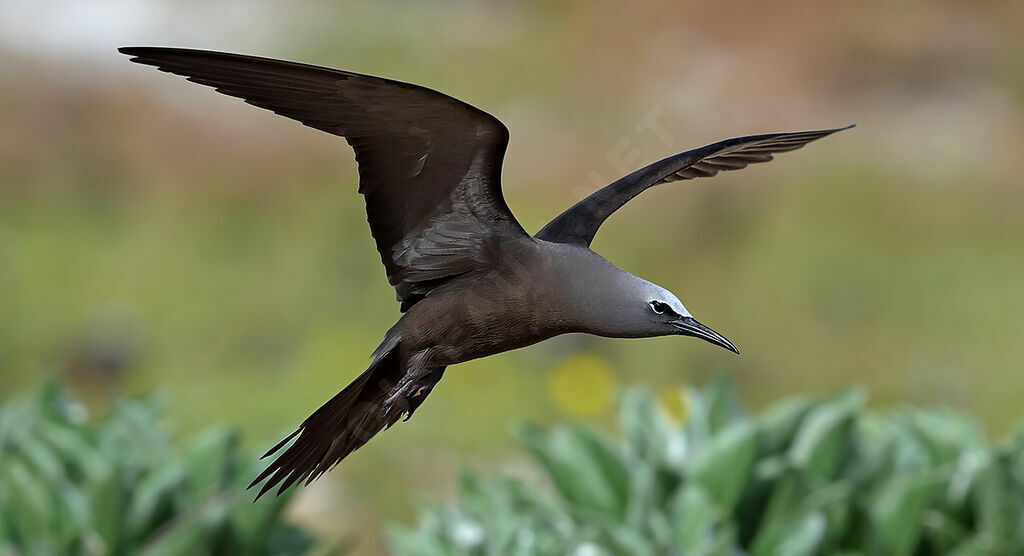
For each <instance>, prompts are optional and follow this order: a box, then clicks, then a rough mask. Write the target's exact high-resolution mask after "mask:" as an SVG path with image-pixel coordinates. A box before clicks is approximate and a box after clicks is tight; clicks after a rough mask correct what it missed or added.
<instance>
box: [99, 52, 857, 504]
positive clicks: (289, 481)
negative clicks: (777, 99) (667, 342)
mask: <svg viewBox="0 0 1024 556" xmlns="http://www.w3.org/2000/svg"><path fill="white" fill-rule="evenodd" d="M118 50H119V52H121V53H122V54H126V55H128V56H130V57H131V58H130V60H131V61H132V62H136V63H139V64H145V65H149V66H154V67H156V68H157V69H159V70H160V71H163V72H168V73H172V74H176V75H180V76H184V77H185V78H187V80H188V81H192V82H195V83H198V84H201V85H206V86H209V87H213V88H214V89H215V90H217V91H218V92H220V93H223V94H225V95H229V96H232V97H237V98H240V99H243V100H244V101H245V102H246V103H248V104H251V105H253V106H256V107H259V108H263V109H266V110H270V111H272V112H274V113H276V114H279V115H281V116H284V117H286V118H290V119H292V120H297V121H298V122H301V123H302V124H304V125H306V126H309V127H312V128H314V129H318V130H320V131H324V132H327V133H329V134H332V135H336V136H340V137H343V138H344V139H345V140H346V141H347V142H348V144H349V145H350V146H351V147H352V150H353V151H354V153H355V159H356V163H357V168H358V175H359V186H358V191H359V193H360V194H362V196H363V198H364V200H365V204H366V214H367V221H368V223H369V227H370V232H371V234H372V236H373V238H374V240H375V243H376V247H377V250H378V252H379V253H380V258H381V262H382V263H383V265H384V269H385V273H386V275H387V279H388V282H389V283H390V284H391V285H392V286H393V287H394V289H395V293H396V299H397V301H398V303H399V310H400V312H401V316H400V318H399V319H398V321H397V322H396V323H395V324H394V325H393V326H392V327H391V328H390V329H389V330H388V331H387V332H386V333H385V335H384V339H383V340H382V341H381V343H380V345H379V346H378V347H377V348H376V349H375V350H374V351H373V353H372V355H371V358H370V365H369V367H367V369H366V370H365V371H363V372H362V374H360V375H359V376H358V377H357V378H356V379H355V380H353V381H352V382H351V383H350V384H349V385H348V386H346V387H345V388H344V389H342V390H341V391H340V392H339V393H337V394H336V395H335V396H334V397H332V398H331V399H329V400H328V401H327V402H326V403H324V404H323V405H322V406H321V407H320V408H319V409H317V410H316V411H315V412H313V413H312V414H311V415H310V416H309V417H307V418H306V419H305V420H304V421H302V423H301V424H300V425H299V426H298V428H296V429H295V431H294V432H292V433H291V434H289V435H288V436H286V437H285V438H284V439H283V440H281V441H280V442H279V443H278V444H276V445H275V446H274V447H272V448H271V449H270V450H269V451H268V452H267V453H266V454H264V455H263V458H267V457H270V456H272V455H274V454H278V455H277V457H276V458H275V459H274V460H273V461H272V462H271V463H270V465H269V466H268V467H266V468H265V469H264V470H263V471H262V472H261V473H259V474H258V475H257V476H256V478H255V479H254V480H253V481H252V483H251V484H250V485H249V487H248V488H250V489H251V488H253V487H255V486H256V485H259V484H260V483H263V486H262V487H261V488H260V490H259V492H258V494H257V495H256V499H257V500H258V499H259V498H260V497H261V496H263V495H264V494H265V493H266V492H268V491H269V490H271V489H273V488H274V487H278V490H277V494H278V495H280V494H281V493H282V492H284V491H285V490H286V489H288V487H290V486H292V485H293V484H296V483H299V484H305V485H309V484H310V483H311V482H312V481H314V480H315V479H317V478H318V477H320V476H321V475H323V474H324V473H325V472H327V471H328V470H330V469H331V468H333V467H334V466H336V465H337V464H338V463H339V462H341V461H342V460H343V459H344V458H345V457H347V456H348V455H349V454H351V453H352V452H353V451H355V450H356V449H358V448H360V447H362V446H363V445H364V444H366V442H367V441H369V440H370V438H372V437H373V436H375V435H376V434H377V433H379V432H380V431H382V430H384V429H386V428H389V427H391V426H392V425H393V424H395V423H396V422H397V421H398V420H399V419H400V418H402V417H403V416H404V418H405V420H408V419H409V418H410V417H411V416H412V415H413V413H414V412H415V411H416V409H417V408H418V407H419V406H420V405H421V404H422V403H423V401H424V399H425V398H426V397H427V396H428V395H429V394H430V392H431V391H432V389H433V388H434V386H435V385H436V384H437V383H438V381H440V380H441V378H442V376H443V375H444V372H445V369H446V368H447V367H449V366H451V365H455V364H458V363H463V362H466V361H470V360H473V359H478V358H481V357H486V356H489V355H493V354H496V353H501V352H505V351H509V350H513V349H517V348H521V347H525V346H528V345H532V344H535V343H537V342H540V341H543V340H546V339H549V338H551V337H554V336H557V335H560V334H566V333H586V334H591V335H596V336H602V337H609V338H641V337H657V336H673V335H681V336H690V337H695V338H699V339H701V340H705V341H707V342H710V343H711V344H714V345H716V346H720V347H722V348H725V349H727V350H729V351H732V352H735V353H737V354H738V353H739V351H738V350H737V349H736V346H735V345H733V343H732V342H730V341H729V340H728V339H726V338H725V336H722V335H721V334H719V333H718V332H715V331H714V330H712V329H711V328H709V327H708V326H705V325H704V324H702V323H700V322H699V321H697V320H696V319H695V318H694V317H693V316H692V315H691V314H690V312H689V311H687V309H686V307H685V306H683V303H682V302H681V301H680V300H679V298H678V297H676V296H675V295H674V294H672V293H671V292H669V291H668V290H667V289H665V288H663V287H661V286H658V285H656V284H654V283H652V282H649V281H647V280H644V279H643V278H640V277H638V276H635V275H633V274H631V273H629V272H627V271H625V270H623V269H621V268H619V267H617V266H615V265H614V264H612V263H611V262H609V261H608V260H606V259H605V258H603V257H601V256H600V255H598V254H597V253H596V252H594V251H593V250H592V249H591V248H590V246H591V242H592V241H593V239H594V236H595V234H596V233H597V231H598V229H599V228H600V226H601V224H602V223H603V222H604V221H605V220H606V219H607V218H608V217H609V216H611V215H612V213H614V212H615V211H616V210H618V209H619V208H620V207H622V206H623V205H624V204H626V203H627V202H628V201H629V200H630V199H632V198H634V197H636V196H637V195H638V194H640V193H641V192H643V191H645V190H647V189H648V188H651V187H653V186H656V185H660V184H664V183H671V182H675V181H681V180H690V179H694V178H702V177H711V176H714V175H715V174H717V173H718V172H720V171H725V170H738V169H741V168H744V167H746V166H747V165H749V164H754V163H759V162H768V161H770V160H772V157H773V155H775V154H778V153H783V152H786V151H792V150H795V149H799V148H801V147H803V146H804V145H806V144H807V143H809V142H811V141H814V140H817V139H820V138H822V137H825V136H827V135H830V134H832V133H836V132H838V131H841V130H844V129H849V128H850V127H853V126H852V125H851V126H846V127H839V128H831V129H822V130H816V131H800V132H788V133H769V134H761V135H749V136H745V137H736V138H732V139H726V140H724V141H719V142H717V143H713V144H710V145H707V146H704V147H700V148H698V149H694V150H690V151H686V152H683V153H679V154H676V155H673V156H669V157H667V158H664V159H662V160H660V161H657V162H654V163H652V164H649V165H647V166H645V167H643V168H640V169H639V170H636V171H634V172H633V173H631V174H628V175H626V176H624V177H622V178H620V179H618V180H616V181H614V182H612V183H611V184H609V185H607V186H605V187H603V188H601V189H598V190H597V191H595V192H594V193H592V194H590V195H589V196H587V197H585V198H584V199H582V200H581V201H579V202H578V203H576V204H574V205H573V206H571V207H570V208H568V209H567V210H565V211H564V212H562V213H561V214H560V215H558V216H557V217H556V218H555V219H553V220H552V221H551V222H549V223H548V224H547V225H545V226H544V227H543V228H541V229H540V231H538V232H537V233H535V234H533V235H530V234H529V233H528V232H527V231H526V230H525V229H524V228H523V226H522V225H520V223H519V222H518V221H517V220H516V217H515V216H514V215H513V213H512V211H511V209H510V208H509V206H508V204H507V203H506V202H505V199H504V197H503V195H502V189H501V169H502V162H503V159H504V155H505V149H506V147H507V145H508V141H509V132H508V129H507V128H506V127H505V125H504V124H502V123H501V121H499V120H498V119H497V118H495V117H494V116H492V115H490V114H488V113H487V112H484V111H483V110H480V109H478V108H476V107H474V106H471V105H469V104H467V103H464V102H462V101H460V100H458V99H455V98H453V97H450V96H448V95H446V94H444V93H441V92H438V91H435V90H432V89H428V88H426V87H422V86H420V85H415V84H411V83H404V82H401V81H395V80H391V79H386V78H381V77H375V76H371V75H365V74H360V73H354V72H350V71H344V70H339V69H331V68H326V67H320V66H314V65H308V64H303V63H297V62H288V61H283V60H275V59H270V58H262V57H256V56H248V55H241V54H230V53H224V52H213V51H207V50H194V49H185V48H164V47H122V48H119V49H118ZM293 440H294V442H292V441H293ZM289 442H291V444H290V445H288V444H289ZM286 445H288V447H287V448H285V446H286Z"/></svg>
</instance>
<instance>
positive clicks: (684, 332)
mask: <svg viewBox="0 0 1024 556" xmlns="http://www.w3.org/2000/svg"><path fill="white" fill-rule="evenodd" d="M641 282H642V283H641V284H639V286H640V287H635V288H634V289H633V294H632V295H629V296H627V298H626V299H625V300H624V301H626V303H627V304H628V307H623V308H622V309H623V310H624V311H626V312H628V314H629V316H630V320H631V321H632V323H633V327H634V330H635V331H636V332H637V335H639V336H672V335H679V336H693V337H694V338H700V339H701V340H704V341H706V342H709V343H712V344H715V345H716V346H719V347H723V348H725V349H727V350H729V351H731V352H733V353H739V350H737V349H736V346H734V345H733V343H732V342H730V341H729V340H728V339H726V337H725V336H722V335H721V334H719V333H718V332H715V331H714V330H712V329H711V328H709V327H707V326H705V325H703V324H701V323H700V322H698V321H697V319H695V318H693V315H691V314H690V312H689V311H687V310H686V307H684V306H683V304H682V302H681V301H679V298H678V297H676V296H675V295H674V294H673V293H672V292H670V291H668V290H666V289H665V288H662V287H661V286H658V285H656V284H652V283H650V282H647V281H646V280H641Z"/></svg>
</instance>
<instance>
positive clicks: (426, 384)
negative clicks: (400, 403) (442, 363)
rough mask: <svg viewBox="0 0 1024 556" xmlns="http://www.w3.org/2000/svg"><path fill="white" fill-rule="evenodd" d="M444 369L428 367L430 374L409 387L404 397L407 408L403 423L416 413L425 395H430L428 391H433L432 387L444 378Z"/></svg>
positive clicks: (425, 397)
mask: <svg viewBox="0 0 1024 556" xmlns="http://www.w3.org/2000/svg"><path fill="white" fill-rule="evenodd" d="M444 369H445V367H430V372H428V373H427V374H426V375H425V376H423V377H421V378H420V379H419V380H417V381H416V382H413V383H412V384H411V385H410V386H411V388H409V391H408V393H406V395H405V399H406V401H407V403H408V404H409V408H408V410H407V411H408V413H406V414H405V419H403V421H408V420H409V419H410V418H411V417H412V414H413V412H415V411H416V408H418V407H419V406H420V404H422V403H423V400H425V399H427V394H430V391H431V390H433V389H434V385H435V384H437V382H438V381H439V380H441V377H442V376H444Z"/></svg>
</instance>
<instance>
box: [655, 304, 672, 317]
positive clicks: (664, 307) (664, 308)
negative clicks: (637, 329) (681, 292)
mask: <svg viewBox="0 0 1024 556" xmlns="http://www.w3.org/2000/svg"><path fill="white" fill-rule="evenodd" d="M651 309H652V310H653V311H654V312H655V313H658V314H659V315H663V314H665V313H671V312H672V308H671V307H669V306H668V303H662V302H661V301H652V302H651Z"/></svg>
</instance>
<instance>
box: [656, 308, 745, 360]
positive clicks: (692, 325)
mask: <svg viewBox="0 0 1024 556" xmlns="http://www.w3.org/2000/svg"><path fill="white" fill-rule="evenodd" d="M672 325H673V326H675V327H676V329H677V330H679V334H682V335H683V336H693V337H694V338H700V339H701V340H704V341H705V342H710V343H712V344H715V345H716V346H720V347H724V348H725V349H727V350H729V351H731V352H733V353H735V354H737V355H738V354H739V353H740V350H738V349H736V346H734V345H732V342H730V341H729V340H727V339H726V338H725V336H722V335H721V334H719V333H718V332H715V331H714V330H711V329H710V328H708V327H706V326H704V325H703V324H701V323H699V322H697V319H695V318H693V317H680V318H679V320H677V321H675V322H673V323H672Z"/></svg>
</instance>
